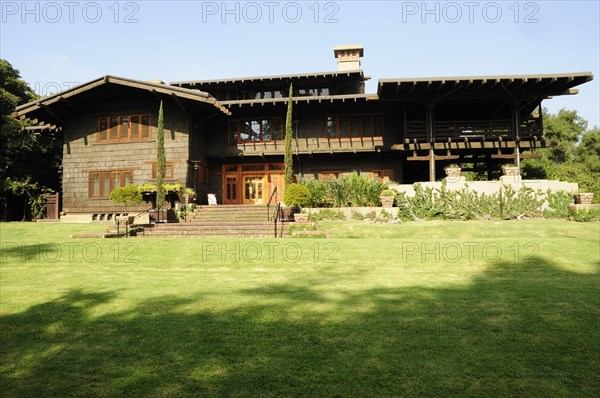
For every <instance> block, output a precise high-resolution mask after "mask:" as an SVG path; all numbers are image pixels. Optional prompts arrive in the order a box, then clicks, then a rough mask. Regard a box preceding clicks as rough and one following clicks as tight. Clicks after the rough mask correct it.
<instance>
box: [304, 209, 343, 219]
mask: <svg viewBox="0 0 600 398" xmlns="http://www.w3.org/2000/svg"><path fill="white" fill-rule="evenodd" d="M310 219H311V221H321V220H345V219H346V216H345V215H344V213H342V212H341V211H339V210H331V209H323V210H320V211H318V212H316V213H312V214H311V215H310Z"/></svg>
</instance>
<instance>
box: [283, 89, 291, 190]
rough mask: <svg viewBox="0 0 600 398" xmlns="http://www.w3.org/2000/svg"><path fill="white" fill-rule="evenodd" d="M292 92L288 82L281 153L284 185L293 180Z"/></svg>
mask: <svg viewBox="0 0 600 398" xmlns="http://www.w3.org/2000/svg"><path fill="white" fill-rule="evenodd" d="M292 94H293V87H292V84H290V93H289V98H288V104H287V115H286V117H285V151H284V153H283V169H284V172H285V185H286V186H287V185H289V184H291V183H292V182H294V160H293V158H292Z"/></svg>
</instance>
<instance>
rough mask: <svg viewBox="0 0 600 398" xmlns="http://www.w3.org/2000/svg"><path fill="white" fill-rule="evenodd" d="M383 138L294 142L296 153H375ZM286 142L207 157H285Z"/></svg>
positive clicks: (221, 149) (220, 149)
mask: <svg viewBox="0 0 600 398" xmlns="http://www.w3.org/2000/svg"><path fill="white" fill-rule="evenodd" d="M383 145H384V144H383V137H362V138H298V139H297V140H296V139H294V140H293V141H292V148H293V151H294V153H300V154H317V153H339V152H350V153H352V152H374V151H376V150H378V149H381V148H382V147H383ZM284 149H285V142H284V141H269V142H248V143H243V144H238V145H233V146H225V147H213V148H210V149H207V151H206V156H209V157H230V156H266V155H283V152H284Z"/></svg>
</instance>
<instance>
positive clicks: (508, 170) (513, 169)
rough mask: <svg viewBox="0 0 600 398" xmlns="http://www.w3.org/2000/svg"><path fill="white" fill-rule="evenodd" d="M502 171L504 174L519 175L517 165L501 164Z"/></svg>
mask: <svg viewBox="0 0 600 398" xmlns="http://www.w3.org/2000/svg"><path fill="white" fill-rule="evenodd" d="M502 173H503V174H504V175H505V176H511V177H514V176H518V175H519V168H518V167H517V166H502Z"/></svg>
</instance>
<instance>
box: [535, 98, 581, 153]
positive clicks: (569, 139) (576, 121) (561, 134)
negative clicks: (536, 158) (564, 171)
mask: <svg viewBox="0 0 600 398" xmlns="http://www.w3.org/2000/svg"><path fill="white" fill-rule="evenodd" d="M543 117H544V135H545V137H546V138H547V139H549V140H552V141H556V143H557V146H556V147H554V148H550V149H549V150H548V154H547V155H548V157H549V158H550V160H553V161H555V162H557V163H564V162H567V161H569V160H572V159H573V156H574V154H575V146H576V144H577V142H578V141H579V140H580V139H581V136H582V135H583V133H584V132H585V131H586V129H587V121H586V120H585V119H584V118H582V117H581V116H579V115H578V114H577V111H571V110H567V109H561V110H560V111H558V113H557V114H556V115H553V114H548V110H547V109H545V108H544V110H543Z"/></svg>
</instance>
